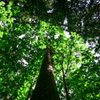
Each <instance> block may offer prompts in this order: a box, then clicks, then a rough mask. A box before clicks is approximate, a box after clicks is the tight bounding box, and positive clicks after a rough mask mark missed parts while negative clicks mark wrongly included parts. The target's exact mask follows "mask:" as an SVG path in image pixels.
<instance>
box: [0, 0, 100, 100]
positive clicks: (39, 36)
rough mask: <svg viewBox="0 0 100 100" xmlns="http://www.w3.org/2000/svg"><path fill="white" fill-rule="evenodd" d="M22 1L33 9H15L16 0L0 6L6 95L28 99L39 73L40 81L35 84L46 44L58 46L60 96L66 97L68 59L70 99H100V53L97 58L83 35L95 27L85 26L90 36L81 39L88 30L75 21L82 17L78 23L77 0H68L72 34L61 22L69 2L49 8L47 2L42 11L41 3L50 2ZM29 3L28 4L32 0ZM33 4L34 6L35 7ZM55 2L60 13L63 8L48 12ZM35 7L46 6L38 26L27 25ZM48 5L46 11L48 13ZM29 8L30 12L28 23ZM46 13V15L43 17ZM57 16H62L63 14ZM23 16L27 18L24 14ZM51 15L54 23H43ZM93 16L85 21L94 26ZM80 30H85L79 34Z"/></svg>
mask: <svg viewBox="0 0 100 100" xmlns="http://www.w3.org/2000/svg"><path fill="white" fill-rule="evenodd" d="M20 1H21V2H20V4H23V5H24V6H25V7H26V8H27V6H28V8H27V9H26V8H22V7H21V6H20V7H19V6H15V7H14V6H12V3H11V2H10V3H9V5H7V9H6V8H5V7H2V6H0V22H1V23H2V25H1V26H0V98H3V99H6V100H7V98H9V99H12V100H25V99H26V98H27V96H28V91H29V88H30V85H31V82H32V80H31V79H32V78H33V77H34V75H35V72H36V77H35V82H34V84H33V87H34V86H35V84H36V80H37V77H38V75H39V70H40V67H41V64H42V60H43V55H44V52H45V48H46V45H49V46H51V49H52V53H51V54H52V62H53V68H54V76H55V80H56V85H57V90H58V92H59V96H60V98H61V99H62V100H66V96H65V91H64V85H63V79H62V70H61V64H62V63H63V68H64V72H65V80H66V85H67V88H68V91H69V95H70V99H71V100H74V99H76V100H79V99H82V100H84V99H85V100H98V99H99V98H100V95H99V92H100V91H99V84H100V82H99V81H100V80H99V78H98V77H99V76H100V74H99V66H100V63H99V62H98V63H96V62H95V59H96V58H97V57H94V56H93V54H92V53H91V52H90V51H89V50H88V48H86V45H85V44H84V40H83V38H85V37H86V34H89V31H87V28H89V30H91V29H90V27H89V26H87V27H86V26H85V27H84V31H83V32H85V37H83V38H82V37H80V34H82V33H81V32H80V31H82V28H79V27H80V26H81V25H80V26H78V25H77V28H76V26H75V25H74V24H75V21H76V19H75V18H74V21H73V17H72V16H74V15H75V13H74V10H75V11H76V13H77V14H78V13H79V12H78V11H77V9H74V10H73V9H70V6H71V7H72V8H74V6H75V4H73V2H71V1H69V2H70V3H69V2H68V4H69V6H68V8H69V9H70V10H69V9H68V8H67V10H68V12H67V13H69V16H68V30H69V31H71V33H70V35H71V37H69V38H66V36H65V34H64V32H63V29H61V25H59V24H60V23H59V22H61V23H62V21H63V20H62V19H64V14H65V11H66V10H64V12H62V10H63V9H64V8H63V7H61V6H60V5H63V6H65V5H64V4H66V5H68V4H67V3H63V2H62V3H59V2H56V3H55V4H54V3H53V2H52V3H51V5H48V6H49V7H48V6H47V7H46V6H44V8H42V9H41V7H43V5H45V4H46V3H45V2H44V3H43V5H41V7H40V6H39V5H38V2H39V1H37V2H35V4H34V2H32V3H31V0H30V2H29V5H28V4H27V3H26V4H25V2H24V1H23V0H20ZM25 1H26V2H28V1H27V0H25ZM75 1H76V0H75ZM75 1H74V2H75ZM14 2H15V0H14ZM14 2H13V3H14ZM57 3H58V5H57ZM80 3H81V1H80V0H79V4H80ZM32 4H34V6H33V5H32ZM0 5H2V3H0ZM31 5H32V6H33V7H32V6H31ZM35 5H36V7H35ZM11 6H12V7H11ZM29 6H30V8H29ZM53 6H54V11H57V12H54V13H53V14H50V15H47V14H46V13H45V12H46V9H49V8H52V7H53ZM31 7H32V8H31ZM82 7H83V5H82ZM82 7H79V6H78V7H76V8H78V10H80V11H81V13H82V12H84V11H83V10H82ZM12 8H13V10H12ZM33 8H34V9H36V8H39V9H41V11H39V9H36V10H37V11H36V15H35V16H38V19H39V21H36V23H35V25H33V23H31V24H32V25H31V24H29V23H27V20H29V19H28V18H29V17H30V16H31V13H32V10H31V9H33ZM79 8H80V9H79ZM25 9H26V10H25ZM44 9H45V11H43V10H44ZM84 9H85V7H84ZM96 11H97V10H96ZM22 12H23V13H24V14H25V15H24V14H23V13H22ZM28 12H29V13H30V15H29V17H27V19H26V20H25V21H24V22H23V20H24V18H25V16H26V14H28ZM41 12H42V13H41ZM61 12H62V13H61ZM20 14H22V15H20ZM44 14H45V16H43V15H44ZM23 15H24V16H23ZM52 15H56V16H53V18H52V17H51V16H52ZM57 15H59V17H58V18H57ZM81 15H82V14H81ZM94 15H95V14H94ZM21 16H23V17H22V18H21ZM42 16H43V18H42ZM61 16H62V17H61ZM88 16H89V13H88V14H87V17H88ZM32 17H33V16H32ZM78 17H80V16H78ZM89 17H90V16H89ZM35 18H36V17H35ZM48 18H50V20H51V22H49V21H43V20H47V19H48ZM14 19H15V20H14ZM20 19H21V21H20ZM87 20H88V18H87V19H86V18H85V19H84V25H87V24H89V23H90V24H92V25H93V22H91V21H92V20H91V19H89V23H87ZM95 20H96V19H95ZM53 21H54V23H53ZM24 23H25V24H24ZM26 23H27V24H26ZM79 23H80V22H79ZM81 27H82V26H81ZM93 27H94V26H93ZM97 28H98V27H97ZM78 29H80V30H78ZM79 32H80V34H76V33H79ZM91 32H93V31H91ZM93 33H94V32H93ZM97 33H98V32H97ZM83 35H84V34H83ZM89 37H90V38H91V37H92V38H93V37H95V36H94V35H93V34H92V33H91V35H90V34H89ZM86 38H88V37H86ZM98 48H99V45H98ZM97 51H98V49H97Z"/></svg>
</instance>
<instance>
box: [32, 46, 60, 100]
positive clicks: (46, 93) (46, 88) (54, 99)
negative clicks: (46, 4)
mask: <svg viewBox="0 0 100 100" xmlns="http://www.w3.org/2000/svg"><path fill="white" fill-rule="evenodd" d="M31 100H60V99H59V96H58V92H57V89H56V84H55V80H54V76H53V68H52V63H51V56H50V50H49V49H48V48H47V50H46V53H45V55H44V59H43V62H42V66H41V70H40V74H39V77H38V80H37V84H36V87H35V89H34V91H33V95H32V98H31Z"/></svg>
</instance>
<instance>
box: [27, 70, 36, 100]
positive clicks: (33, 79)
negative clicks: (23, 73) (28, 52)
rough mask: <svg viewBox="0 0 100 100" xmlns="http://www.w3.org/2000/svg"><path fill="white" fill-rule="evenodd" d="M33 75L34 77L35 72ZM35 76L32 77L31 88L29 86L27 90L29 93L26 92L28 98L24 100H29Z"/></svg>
mask: <svg viewBox="0 0 100 100" xmlns="http://www.w3.org/2000/svg"><path fill="white" fill-rule="evenodd" d="M35 75H36V71H35ZM35 75H34V77H33V79H32V83H31V86H30V89H29V92H28V97H27V99H26V100H30V97H31V90H32V86H33V84H34V79H35Z"/></svg>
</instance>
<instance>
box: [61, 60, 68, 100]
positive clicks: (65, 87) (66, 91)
mask: <svg viewBox="0 0 100 100" xmlns="http://www.w3.org/2000/svg"><path fill="white" fill-rule="evenodd" d="M61 66H62V75H63V83H64V89H65V93H66V97H67V100H70V97H69V93H68V90H67V86H66V81H65V73H64V68H63V60H62V64H61Z"/></svg>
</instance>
